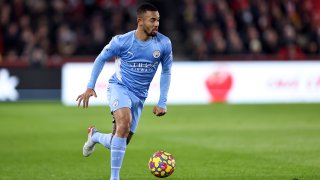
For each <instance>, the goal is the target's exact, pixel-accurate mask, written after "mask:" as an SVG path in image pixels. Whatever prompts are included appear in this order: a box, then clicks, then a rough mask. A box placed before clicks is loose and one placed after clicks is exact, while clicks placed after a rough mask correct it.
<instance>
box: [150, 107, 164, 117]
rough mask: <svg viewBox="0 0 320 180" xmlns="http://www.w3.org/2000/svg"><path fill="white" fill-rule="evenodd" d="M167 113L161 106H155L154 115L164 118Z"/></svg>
mask: <svg viewBox="0 0 320 180" xmlns="http://www.w3.org/2000/svg"><path fill="white" fill-rule="evenodd" d="M166 113H167V110H166V109H163V108H161V107H159V106H155V107H154V108H153V114H155V115H156V116H163V115H165V114H166Z"/></svg>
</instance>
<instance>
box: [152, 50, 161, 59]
mask: <svg viewBox="0 0 320 180" xmlns="http://www.w3.org/2000/svg"><path fill="white" fill-rule="evenodd" d="M153 57H154V58H158V57H160V51H159V50H156V51H154V52H153Z"/></svg>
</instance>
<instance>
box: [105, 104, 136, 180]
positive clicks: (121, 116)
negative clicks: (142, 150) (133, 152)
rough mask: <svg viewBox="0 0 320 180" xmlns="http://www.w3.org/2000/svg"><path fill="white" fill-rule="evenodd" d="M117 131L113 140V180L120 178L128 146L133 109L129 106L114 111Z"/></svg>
mask: <svg viewBox="0 0 320 180" xmlns="http://www.w3.org/2000/svg"><path fill="white" fill-rule="evenodd" d="M113 116H114V118H115V121H116V132H115V135H114V137H113V138H112V141H111V178H110V179H111V180H118V179H120V169H121V166H122V162H123V158H124V154H125V152H126V148H127V137H128V135H129V132H130V126H131V119H132V115H131V110H130V108H128V107H123V108H120V109H117V110H116V111H114V112H113Z"/></svg>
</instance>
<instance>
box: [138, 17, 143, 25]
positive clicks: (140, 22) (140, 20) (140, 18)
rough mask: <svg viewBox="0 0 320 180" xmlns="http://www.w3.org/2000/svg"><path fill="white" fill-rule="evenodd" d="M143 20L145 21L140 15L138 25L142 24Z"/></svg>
mask: <svg viewBox="0 0 320 180" xmlns="http://www.w3.org/2000/svg"><path fill="white" fill-rule="evenodd" d="M142 21H143V19H142V17H138V18H137V24H138V26H140V25H142Z"/></svg>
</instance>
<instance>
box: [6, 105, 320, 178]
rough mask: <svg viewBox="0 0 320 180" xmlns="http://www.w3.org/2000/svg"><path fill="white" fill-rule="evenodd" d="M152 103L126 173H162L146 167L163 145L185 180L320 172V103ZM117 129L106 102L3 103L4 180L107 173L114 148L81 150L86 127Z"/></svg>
mask: <svg viewBox="0 0 320 180" xmlns="http://www.w3.org/2000/svg"><path fill="white" fill-rule="evenodd" d="M168 110H169V112H168V114H167V115H166V116H165V117H161V118H160V117H155V116H154V115H153V114H152V107H151V106H146V107H145V110H144V112H143V114H142V117H141V121H140V125H139V127H138V130H137V133H136V135H135V136H134V138H133V139H132V142H131V144H130V145H129V146H128V147H127V152H126V155H125V159H124V163H123V168H122V170H121V178H122V180H143V179H148V180H149V179H150V180H152V179H157V178H156V177H153V175H152V174H151V173H150V172H149V170H148V165H147V164H148V160H149V157H150V156H151V155H152V154H153V153H154V152H156V151H158V150H165V151H168V152H170V153H172V154H173V155H174V157H175V159H176V170H175V172H174V173H173V175H172V176H170V177H168V178H167V179H172V180H174V179H179V180H189V179H190V180H198V179H199V180H207V179H210V180H211V179H212V180H215V179H216V180H233V179H235V180H273V179H274V180H318V179H320V104H277V105H275V104H270V105H229V104H212V105H186V106H177V105H171V106H169V109H168ZM89 125H96V126H97V128H98V129H99V131H101V132H109V131H110V130H111V116H110V114H109V109H108V108H107V107H100V106H98V107H97V106H95V107H89V109H86V110H84V109H82V108H77V107H65V106H63V105H61V104H60V103H59V102H20V103H0V179H1V180H16V179H17V180H20V179H21V180H29V179H30V180H44V179H46V180H82V179H83V180H86V179H90V180H102V179H109V174H110V160H109V159H110V158H109V156H110V154H109V153H110V152H109V151H108V150H106V149H105V148H104V147H102V146H100V145H99V146H97V147H96V151H95V152H94V154H92V156H90V157H88V158H85V157H82V145H83V143H84V141H85V140H86V136H87V127H88V126H89Z"/></svg>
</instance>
